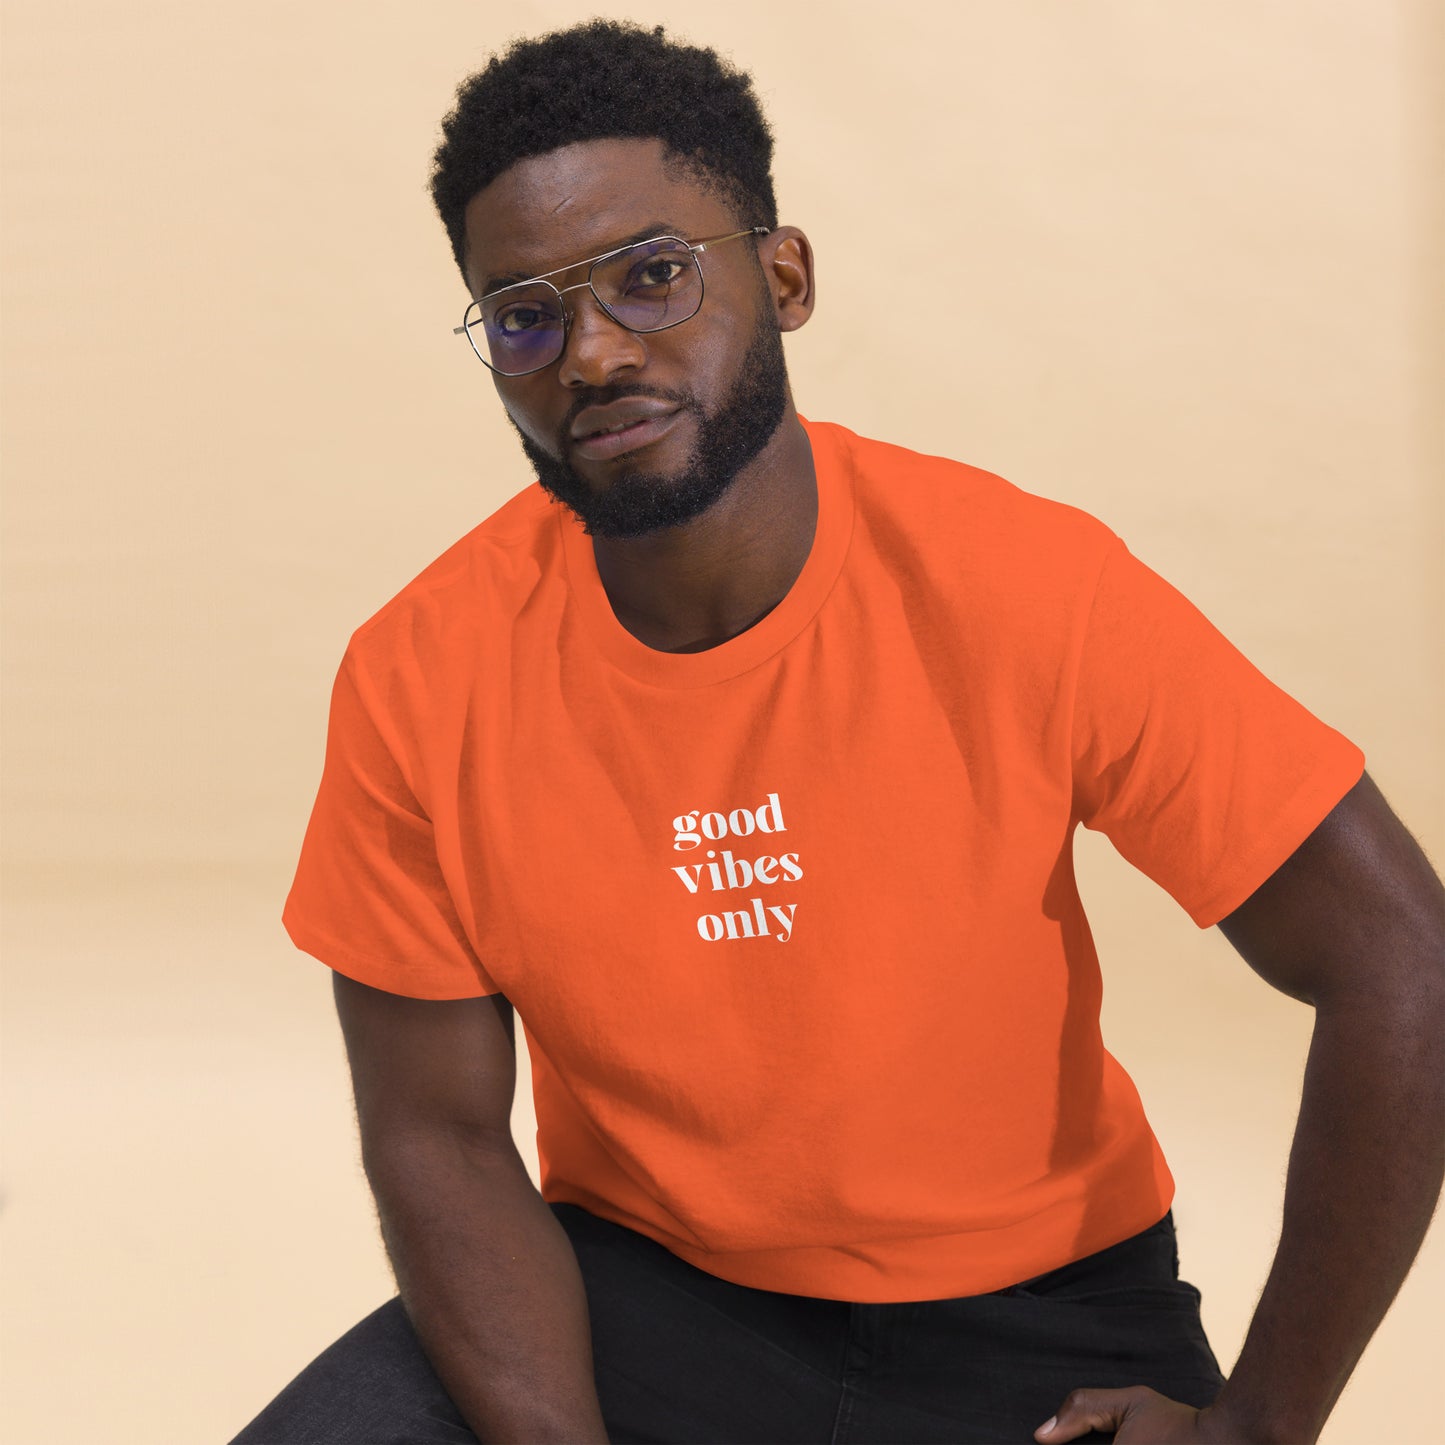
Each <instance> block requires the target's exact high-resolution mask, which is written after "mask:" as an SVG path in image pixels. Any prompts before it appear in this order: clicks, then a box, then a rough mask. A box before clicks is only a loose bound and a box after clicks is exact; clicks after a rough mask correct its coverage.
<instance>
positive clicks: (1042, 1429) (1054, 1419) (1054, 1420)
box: [1034, 1415, 1059, 1435]
mask: <svg viewBox="0 0 1445 1445" xmlns="http://www.w3.org/2000/svg"><path fill="white" fill-rule="evenodd" d="M1058 1423H1059V1417H1058V1416H1057V1415H1050V1416H1049V1418H1048V1419H1047V1420H1045V1421H1044V1423H1043V1424H1042V1425H1040V1426H1039V1428H1038V1429H1037V1430H1036V1431H1035V1432H1034V1433H1035V1434H1038V1435H1047V1434H1048V1433H1049V1431H1050V1430H1052V1429H1053V1428H1054V1426H1055V1425H1057V1424H1058Z"/></svg>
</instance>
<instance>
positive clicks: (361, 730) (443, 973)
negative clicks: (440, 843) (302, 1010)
mask: <svg viewBox="0 0 1445 1445" xmlns="http://www.w3.org/2000/svg"><path fill="white" fill-rule="evenodd" d="M402 754H403V749H402V747H401V744H400V742H399V738H398V734H397V732H396V730H395V729H394V728H393V727H392V726H391V724H390V722H389V720H388V719H387V718H386V716H385V714H384V712H383V710H382V708H381V707H380V705H379V703H378V701H377V696H376V694H375V693H374V691H373V690H372V689H371V688H370V687H368V685H367V680H366V677H365V674H364V673H363V672H362V670H361V668H360V667H359V665H358V664H357V662H356V660H355V658H354V656H353V654H352V652H351V650H350V649H348V651H347V654H346V656H345V657H344V658H343V659H342V663H341V667H340V669H339V670H338V672H337V675H336V682H335V685H334V687H333V688H332V693H331V713H330V718H329V721H328V724H327V734H326V760H325V764H324V766H323V768H322V773H321V785H320V788H319V789H318V791H317V795H316V802H315V804H314V806H313V807H312V810H311V818H310V821H309V822H308V824H307V826H306V835H305V839H304V841H303V842H302V845H301V858H300V862H299V863H298V864H297V868H296V876H295V879H294V881H293V883H292V885H291V891H290V894H289V895H288V897H287V899H286V905H285V908H284V909H283V911H282V915H281V917H282V922H283V924H284V925H285V927H286V931H287V933H289V934H290V936H291V941H292V942H293V943H295V944H296V946H297V947H298V948H300V949H303V950H304V951H305V952H307V953H309V954H311V955H312V956H313V957H315V958H318V959H320V960H321V962H322V963H325V964H327V965H328V966H330V967H331V968H334V969H336V970H337V971H338V972H340V973H344V974H346V975H347V977H349V978H354V979H356V980H358V981H359V982H361V983H365V984H370V985H371V986H372V987H373V988H379V989H384V990H385V991H386V992H388V993H396V994H405V995H408V996H410V997H413V998H429V999H455V998H475V997H480V996H481V995H483V994H489V993H497V992H498V991H499V990H498V988H497V985H496V984H495V983H494V982H493V981H492V980H491V979H490V978H489V977H488V975H487V973H486V971H485V970H484V969H483V967H482V965H481V962H480V961H479V960H478V958H477V956H476V953H475V951H474V950H473V948H472V946H471V944H470V943H469V941H468V939H467V936H466V933H465V930H464V929H463V927H462V924H461V920H460V918H459V916H458V913H457V909H456V907H455V905H454V903H453V900H452V895H451V893H450V891H449V889H448V887H447V883H446V879H445V878H444V876H443V873H442V868H441V865H440V863H439V861H438V857H437V850H436V844H435V838H434V835H433V830H432V824H431V820H430V819H429V818H428V817H427V816H426V813H425V812H424V810H423V809H422V807H421V806H420V804H419V803H418V802H417V799H416V796H415V794H414V793H413V791H412V788H411V786H410V785H409V783H408V781H407V777H408V773H409V770H408V768H407V766H406V760H405V758H404V757H403V756H402Z"/></svg>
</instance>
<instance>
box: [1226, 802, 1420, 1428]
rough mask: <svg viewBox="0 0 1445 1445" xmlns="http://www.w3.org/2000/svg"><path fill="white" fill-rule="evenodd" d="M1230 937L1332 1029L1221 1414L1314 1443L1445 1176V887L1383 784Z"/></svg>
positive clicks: (1340, 809)
mask: <svg viewBox="0 0 1445 1445" xmlns="http://www.w3.org/2000/svg"><path fill="white" fill-rule="evenodd" d="M1219 926H1220V929H1221V931H1222V932H1223V933H1224V935H1225V936H1226V937H1227V938H1228V939H1229V941H1230V942H1231V943H1232V944H1233V945H1234V947H1235V948H1236V949H1237V950H1238V951H1239V953H1240V954H1241V955H1242V956H1243V958H1244V959H1245V960H1246V962H1248V963H1249V965H1250V966H1251V967H1252V968H1253V969H1254V970H1255V971H1256V972H1257V973H1258V974H1259V975H1260V976H1261V977H1262V978H1264V979H1265V981H1266V982H1268V983H1270V984H1272V985H1273V986H1274V987H1275V988H1277V989H1279V990H1280V991H1281V992H1282V993H1286V994H1289V995H1290V996H1291V997H1293V998H1297V999H1299V1000H1301V1001H1302V1002H1304V1003H1308V1004H1312V1005H1313V1006H1314V1010H1315V1027H1314V1036H1313V1039H1312V1040H1311V1043H1310V1051H1309V1059H1308V1062H1307V1064H1306V1066H1305V1079H1304V1095H1303V1099H1302V1101H1301V1104H1300V1114H1299V1123H1298V1124H1297V1126H1296V1129H1295V1136H1294V1145H1293V1147H1292V1149H1291V1150H1290V1159H1289V1172H1288V1175H1287V1179H1286V1185H1285V1200H1284V1224H1283V1229H1282V1232H1281V1235H1280V1241H1279V1247H1278V1249H1277V1252H1276V1254H1275V1259H1274V1264H1273V1266H1272V1268H1271V1269H1270V1273H1269V1279H1268V1281H1267V1282H1266V1284H1265V1287H1264V1293H1263V1295H1262V1296H1261V1298H1260V1301H1259V1305H1258V1307H1257V1308H1256V1310H1255V1315H1254V1319H1253V1322H1252V1323H1251V1325H1250V1328H1249V1333H1248V1335H1247V1337H1246V1339H1245V1342H1244V1347H1243V1349H1242V1350H1241V1352H1240V1356H1239V1360H1238V1362H1237V1363H1236V1364H1235V1367H1234V1370H1233V1372H1232V1373H1231V1375H1230V1378H1229V1381H1228V1383H1227V1384H1226V1385H1225V1387H1224V1390H1223V1391H1222V1392H1221V1394H1220V1397H1219V1399H1218V1400H1217V1401H1216V1405H1217V1406H1218V1407H1220V1408H1221V1409H1222V1410H1223V1412H1224V1413H1225V1414H1227V1415H1229V1416H1231V1417H1233V1418H1234V1419H1235V1420H1237V1421H1238V1422H1239V1424H1240V1425H1241V1426H1242V1427H1243V1428H1244V1429H1245V1431H1247V1432H1249V1433H1247V1434H1246V1438H1249V1439H1254V1438H1261V1439H1266V1440H1272V1439H1285V1440H1291V1441H1296V1440H1314V1439H1315V1438H1316V1437H1317V1436H1318V1435H1319V1432H1320V1430H1321V1429H1322V1428H1323V1426H1324V1423H1325V1419H1326V1418H1327V1416H1328V1415H1329V1412H1330V1410H1331V1408H1332V1407H1333V1406H1334V1403H1335V1401H1336V1400H1337V1399H1338V1398H1339V1394H1340V1391H1341V1390H1343V1389H1344V1386H1345V1382H1346V1381H1347V1380H1348V1379H1349V1377H1350V1373H1351V1371H1352V1370H1353V1369H1354V1367H1355V1365H1356V1363H1357V1362H1358V1360H1359V1358H1360V1355H1361V1354H1362V1353H1363V1352H1364V1349H1365V1346H1366V1344H1367V1343H1368V1342H1369V1339H1370V1336H1371V1335H1373V1334H1374V1332H1375V1329H1376V1327H1377V1326H1378V1325H1379V1323H1380V1320H1381V1319H1382V1318H1383V1317H1384V1314H1385V1311H1386V1310H1387V1309H1388V1308H1389V1306H1390V1302H1391V1301H1392V1300H1393V1299H1394V1297H1395V1294H1396V1292H1397V1291H1398V1290H1399V1288H1400V1285H1401V1283H1402V1281H1403V1280H1404V1278H1405V1275H1406V1273H1407V1272H1408V1271H1409V1268H1410V1265H1411V1264H1412V1263H1413V1261H1414V1259H1415V1255H1416V1253H1417V1252H1418V1251H1419V1248H1420V1244H1421V1242H1422V1240H1423V1239H1424V1237H1425V1231H1426V1229H1427V1228H1428V1226H1429V1223H1430V1217H1431V1214H1432V1212H1433V1211H1434V1208H1435V1203H1436V1200H1437V1199H1438V1197H1439V1194H1440V1186H1441V1179H1442V1175H1445V890H1442V888H1441V886H1440V880H1439V879H1438V878H1437V877H1436V876H1435V874H1434V873H1433V872H1432V870H1431V868H1430V865H1429V863H1428V862H1427V861H1426V859H1425V855H1424V854H1423V853H1422V852H1421V851H1420V848H1419V847H1418V845H1417V844H1416V843H1415V840H1414V839H1413V838H1412V837H1411V836H1410V834H1409V833H1408V832H1407V831H1406V829H1405V828H1404V826H1403V825H1402V824H1401V823H1400V821H1399V819H1398V818H1396V817H1395V815H1394V813H1392V812H1391V811H1390V808H1389V806H1388V804H1387V803H1386V802H1385V800H1384V798H1382V797H1381V796H1380V792H1379V789H1378V788H1376V786H1375V784H1374V782H1373V781H1372V780H1371V779H1370V777H1369V776H1368V775H1366V776H1365V777H1364V778H1363V779H1362V780H1361V781H1360V782H1359V783H1358V784H1357V785H1356V786H1355V787H1354V788H1353V789H1352V790H1351V791H1350V793H1349V794H1347V795H1346V797H1345V798H1344V799H1343V800H1342V801H1341V802H1340V804H1339V805H1338V806H1337V807H1336V808H1335V809H1334V811H1333V812H1332V813H1331V814H1330V816H1329V817H1328V818H1326V819H1325V821H1324V822H1323V823H1322V824H1321V825H1320V826H1319V828H1317V829H1316V830H1315V832H1314V833H1313V834H1312V835H1311V836H1310V837H1309V838H1308V839H1307V840H1306V842H1305V843H1304V845H1303V846H1302V847H1301V848H1300V849H1299V850H1298V851H1297V852H1296V853H1295V854H1294V856H1293V857H1292V858H1291V859H1290V860H1289V861H1288V862H1287V863H1286V864H1285V865H1284V867H1283V868H1281V869H1280V870H1279V871H1278V872H1277V873H1276V874H1275V875H1274V876H1273V877H1272V878H1271V879H1270V880H1269V881H1268V882H1267V883H1266V884H1265V885H1264V886H1263V887H1262V888H1260V889H1259V890H1258V892H1256V893H1255V894H1254V895H1253V896H1252V897H1251V898H1250V899H1249V900H1248V901H1247V902H1246V903H1244V904H1243V906H1241V907H1240V908H1238V909H1236V910H1235V912H1233V913H1232V914H1230V916H1229V917H1228V918H1226V919H1224V920H1223V921H1222V922H1221V923H1220V925H1219Z"/></svg>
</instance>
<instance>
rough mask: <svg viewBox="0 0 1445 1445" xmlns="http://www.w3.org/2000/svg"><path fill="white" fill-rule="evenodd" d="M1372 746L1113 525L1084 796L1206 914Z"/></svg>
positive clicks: (1198, 916)
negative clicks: (1300, 694)
mask: <svg viewBox="0 0 1445 1445" xmlns="http://www.w3.org/2000/svg"><path fill="white" fill-rule="evenodd" d="M1364 766H1365V760H1364V754H1363V753H1362V752H1361V751H1360V749H1359V748H1358V747H1356V746H1355V744H1354V743H1352V742H1351V741H1350V740H1349V739H1348V738H1346V737H1344V736H1342V735H1341V734H1340V733H1338V732H1336V731H1335V730H1334V729H1333V728H1331V727H1329V726H1327V725H1326V724H1325V723H1323V722H1321V721H1320V720H1319V719H1318V718H1317V717H1315V716H1314V715H1313V714H1312V713H1311V712H1309V711H1308V709H1306V708H1305V707H1303V706H1302V705H1301V704H1300V703H1298V702H1296V701H1295V700H1294V698H1292V697H1290V696H1289V694H1288V693H1286V692H1284V691H1283V690H1282V689H1280V688H1279V687H1276V686H1275V684H1274V683H1272V682H1271V681H1270V680H1269V679H1268V678H1267V677H1265V676H1264V674H1263V673H1261V672H1260V671H1259V670H1258V669H1257V668H1256V667H1254V666H1253V664H1251V663H1250V662H1249V661H1248V660H1247V659H1246V658H1245V657H1244V656H1243V655H1242V654H1241V653H1240V652H1239V651H1238V650H1237V649H1236V648H1235V647H1234V646H1233V645H1232V644H1231V643H1230V642H1229V641H1228V640H1227V639H1226V638H1224V637H1223V636H1222V635H1221V634H1220V633H1219V632H1218V631H1217V630H1216V629H1215V628H1214V626H1213V625H1212V624H1211V623H1210V622H1209V621H1208V620H1207V619H1206V618H1205V617H1204V616H1203V614H1202V613H1200V612H1199V611H1198V609H1197V608H1195V607H1194V606H1193V605H1192V604H1191V603H1190V602H1189V601H1188V600H1187V599H1186V598H1184V597H1183V596H1181V595H1180V593H1179V592H1177V591H1176V590H1175V589H1174V588H1173V587H1171V586H1170V585H1169V583H1167V582H1166V581H1164V579H1163V578H1161V577H1159V576H1158V575H1157V574H1156V573H1154V572H1152V571H1150V569H1149V568H1148V567H1146V566H1145V565H1144V564H1143V563H1142V562H1140V561H1139V560H1138V559H1137V558H1136V557H1134V556H1133V555H1132V554H1131V553H1130V552H1129V550H1128V548H1126V547H1125V546H1124V544H1123V543H1122V542H1120V541H1119V540H1118V539H1117V538H1114V539H1112V541H1111V544H1110V549H1109V551H1108V553H1107V555H1106V557H1105V560H1104V563H1103V567H1102V570H1101V572H1100V575H1099V580H1098V586H1097V590H1096V592H1095V595H1094V598H1093V603H1092V607H1091V610H1090V613H1089V617H1088V622H1087V626H1086V629H1085V632H1084V638H1083V643H1082V647H1081V651H1080V655H1079V667H1078V675H1077V682H1076V688H1075V696H1074V716H1073V767H1074V807H1075V812H1076V815H1077V816H1078V817H1079V819H1080V820H1081V821H1082V822H1083V823H1084V824H1085V826H1086V827H1089V828H1093V829H1097V830H1098V831H1100V832H1102V833H1104V834H1106V835H1107V836H1108V838H1109V839H1110V841H1111V842H1112V843H1113V844H1114V846H1115V848H1117V849H1118V851H1119V852H1120V853H1121V854H1122V855H1123V856H1124V857H1125V858H1126V859H1128V861H1129V862H1131V863H1132V864H1134V866H1135V867H1136V868H1138V869H1140V870H1141V871H1142V872H1144V873H1145V874H1147V875H1148V876H1149V877H1150V878H1152V879H1153V880H1154V881H1155V882H1156V883H1158V884H1159V885H1160V886H1161V887H1162V888H1164V889H1166V890H1167V891H1168V892H1169V893H1170V894H1171V895H1172V896H1173V898H1174V899H1175V900H1176V901H1177V902H1178V903H1179V904H1180V905H1181V907H1183V908H1184V909H1185V911H1186V912H1187V913H1188V914H1189V915H1190V917H1191V918H1193V920H1194V921H1195V923H1196V924H1198V925H1199V926H1200V927H1201V928H1207V927H1209V926H1210V925H1211V924H1214V923H1217V922H1218V921H1219V920H1220V919H1221V918H1224V917H1225V916H1226V915H1228V914H1229V913H1231V912H1232V911H1233V910H1234V909H1235V908H1237V907H1238V906H1239V905H1240V904H1241V903H1243V902H1244V901H1245V899H1246V898H1248V897H1249V895H1250V894H1251V893H1253V892H1254V891H1255V889H1257V888H1258V887H1259V886H1260V885H1261V884H1262V883H1263V882H1264V881H1265V880H1266V879H1267V878H1268V877H1269V876H1270V875H1271V874H1272V873H1273V872H1275V870H1276V869H1277V868H1279V867H1280V865H1281V864H1283V863H1284V862H1285V860H1286V859H1287V858H1288V857H1289V856H1290V854H1291V853H1293V852H1294V850H1295V849H1296V848H1297V847H1298V846H1299V845H1300V844H1301V843H1302V842H1304V840H1305V839H1306V838H1307V837H1308V836H1309V834H1310V833H1311V832H1313V830H1314V829H1315V827H1316V826H1318V824H1319V823H1321V822H1322V821H1323V820H1324V818H1325V815H1326V814H1327V813H1328V812H1329V811H1330V810H1331V808H1333V807H1334V805H1335V804H1336V803H1337V802H1339V800H1340V799H1341V798H1342V797H1344V795H1345V794H1346V793H1347V792H1348V791H1349V790H1350V788H1351V787H1353V786H1354V784H1355V783H1357V782H1358V781H1359V779H1360V776H1361V774H1362V773H1363V771H1364Z"/></svg>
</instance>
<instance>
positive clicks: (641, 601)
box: [592, 401, 818, 652]
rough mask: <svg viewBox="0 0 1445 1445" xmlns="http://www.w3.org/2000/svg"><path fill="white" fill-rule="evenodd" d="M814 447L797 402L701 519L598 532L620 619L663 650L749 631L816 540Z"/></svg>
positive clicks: (705, 644)
mask: <svg viewBox="0 0 1445 1445" xmlns="http://www.w3.org/2000/svg"><path fill="white" fill-rule="evenodd" d="M817 520H818V486H817V480H816V477H815V475H814V472H813V453H812V449H811V448H810V447H809V445H808V436H807V433H806V432H805V431H804V430H803V426H802V423H801V422H800V421H799V420H798V414H797V412H796V411H795V410H794V409H793V405H792V402H791V401H789V403H788V408H787V411H786V412H785V413H784V416H783V420H782V422H781V423H780V424H779V426H778V430H777V431H776V432H775V433H774V434H773V437H772V440H771V441H769V442H768V444H767V446H766V447H764V448H763V450H762V451H761V452H759V453H758V455H757V456H756V457H754V458H753V460H752V461H751V462H749V463H748V465H747V466H746V467H744V468H743V469H742V471H740V472H739V473H738V474H737V477H736V478H735V479H734V480H733V483H732V485H731V486H730V487H729V488H728V489H727V491H726V492H724V493H723V495H722V496H721V497H720V498H719V499H718V500H717V502H716V503H715V504H714V505H713V506H711V507H709V508H708V510H707V511H706V512H704V513H703V515H702V516H700V517H695V518H694V519H693V520H692V521H691V522H686V523H684V524H683V525H682V526H680V527H665V528H663V529H661V530H660V531H657V532H652V533H649V534H648V535H647V536H645V537H629V538H617V537H594V538H593V539H592V551H593V555H594V556H595V557H596V559H597V573H598V576H599V577H600V578H601V579H602V586H603V588H604V589H605V590H606V593H607V600H608V601H609V602H610V603H611V604H612V611H613V613H614V614H615V615H616V617H617V620H618V621H619V622H620V623H621V624H622V625H623V626H624V627H625V628H626V629H627V630H628V631H629V632H630V633H632V635H633V636H634V637H636V638H637V639H638V641H639V642H643V643H646V644H647V646H648V647H652V648H655V649H657V650H658V651H659V652H702V651H704V650H706V649H707V648H709V647H717V646H718V645H719V644H721V643H724V642H726V641H728V639H729V638H732V637H736V636H737V635H738V634H739V633H741V632H746V631H747V630H748V628H750V627H752V626H753V625H754V623H756V622H759V621H761V620H762V619H763V618H764V617H766V616H767V614H768V613H769V612H771V611H772V610H773V608H774V607H776V606H777V605H778V603H779V602H781V601H782V600H783V598H784V597H785V596H787V594H788V590H789V588H791V587H792V585H793V583H794V582H795V581H797V578H798V574H799V573H800V572H801V571H802V570H803V564H804V562H806V561H807V560H808V552H809V549H810V548H811V547H812V545H813V532H814V529H815V527H816V525H817Z"/></svg>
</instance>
